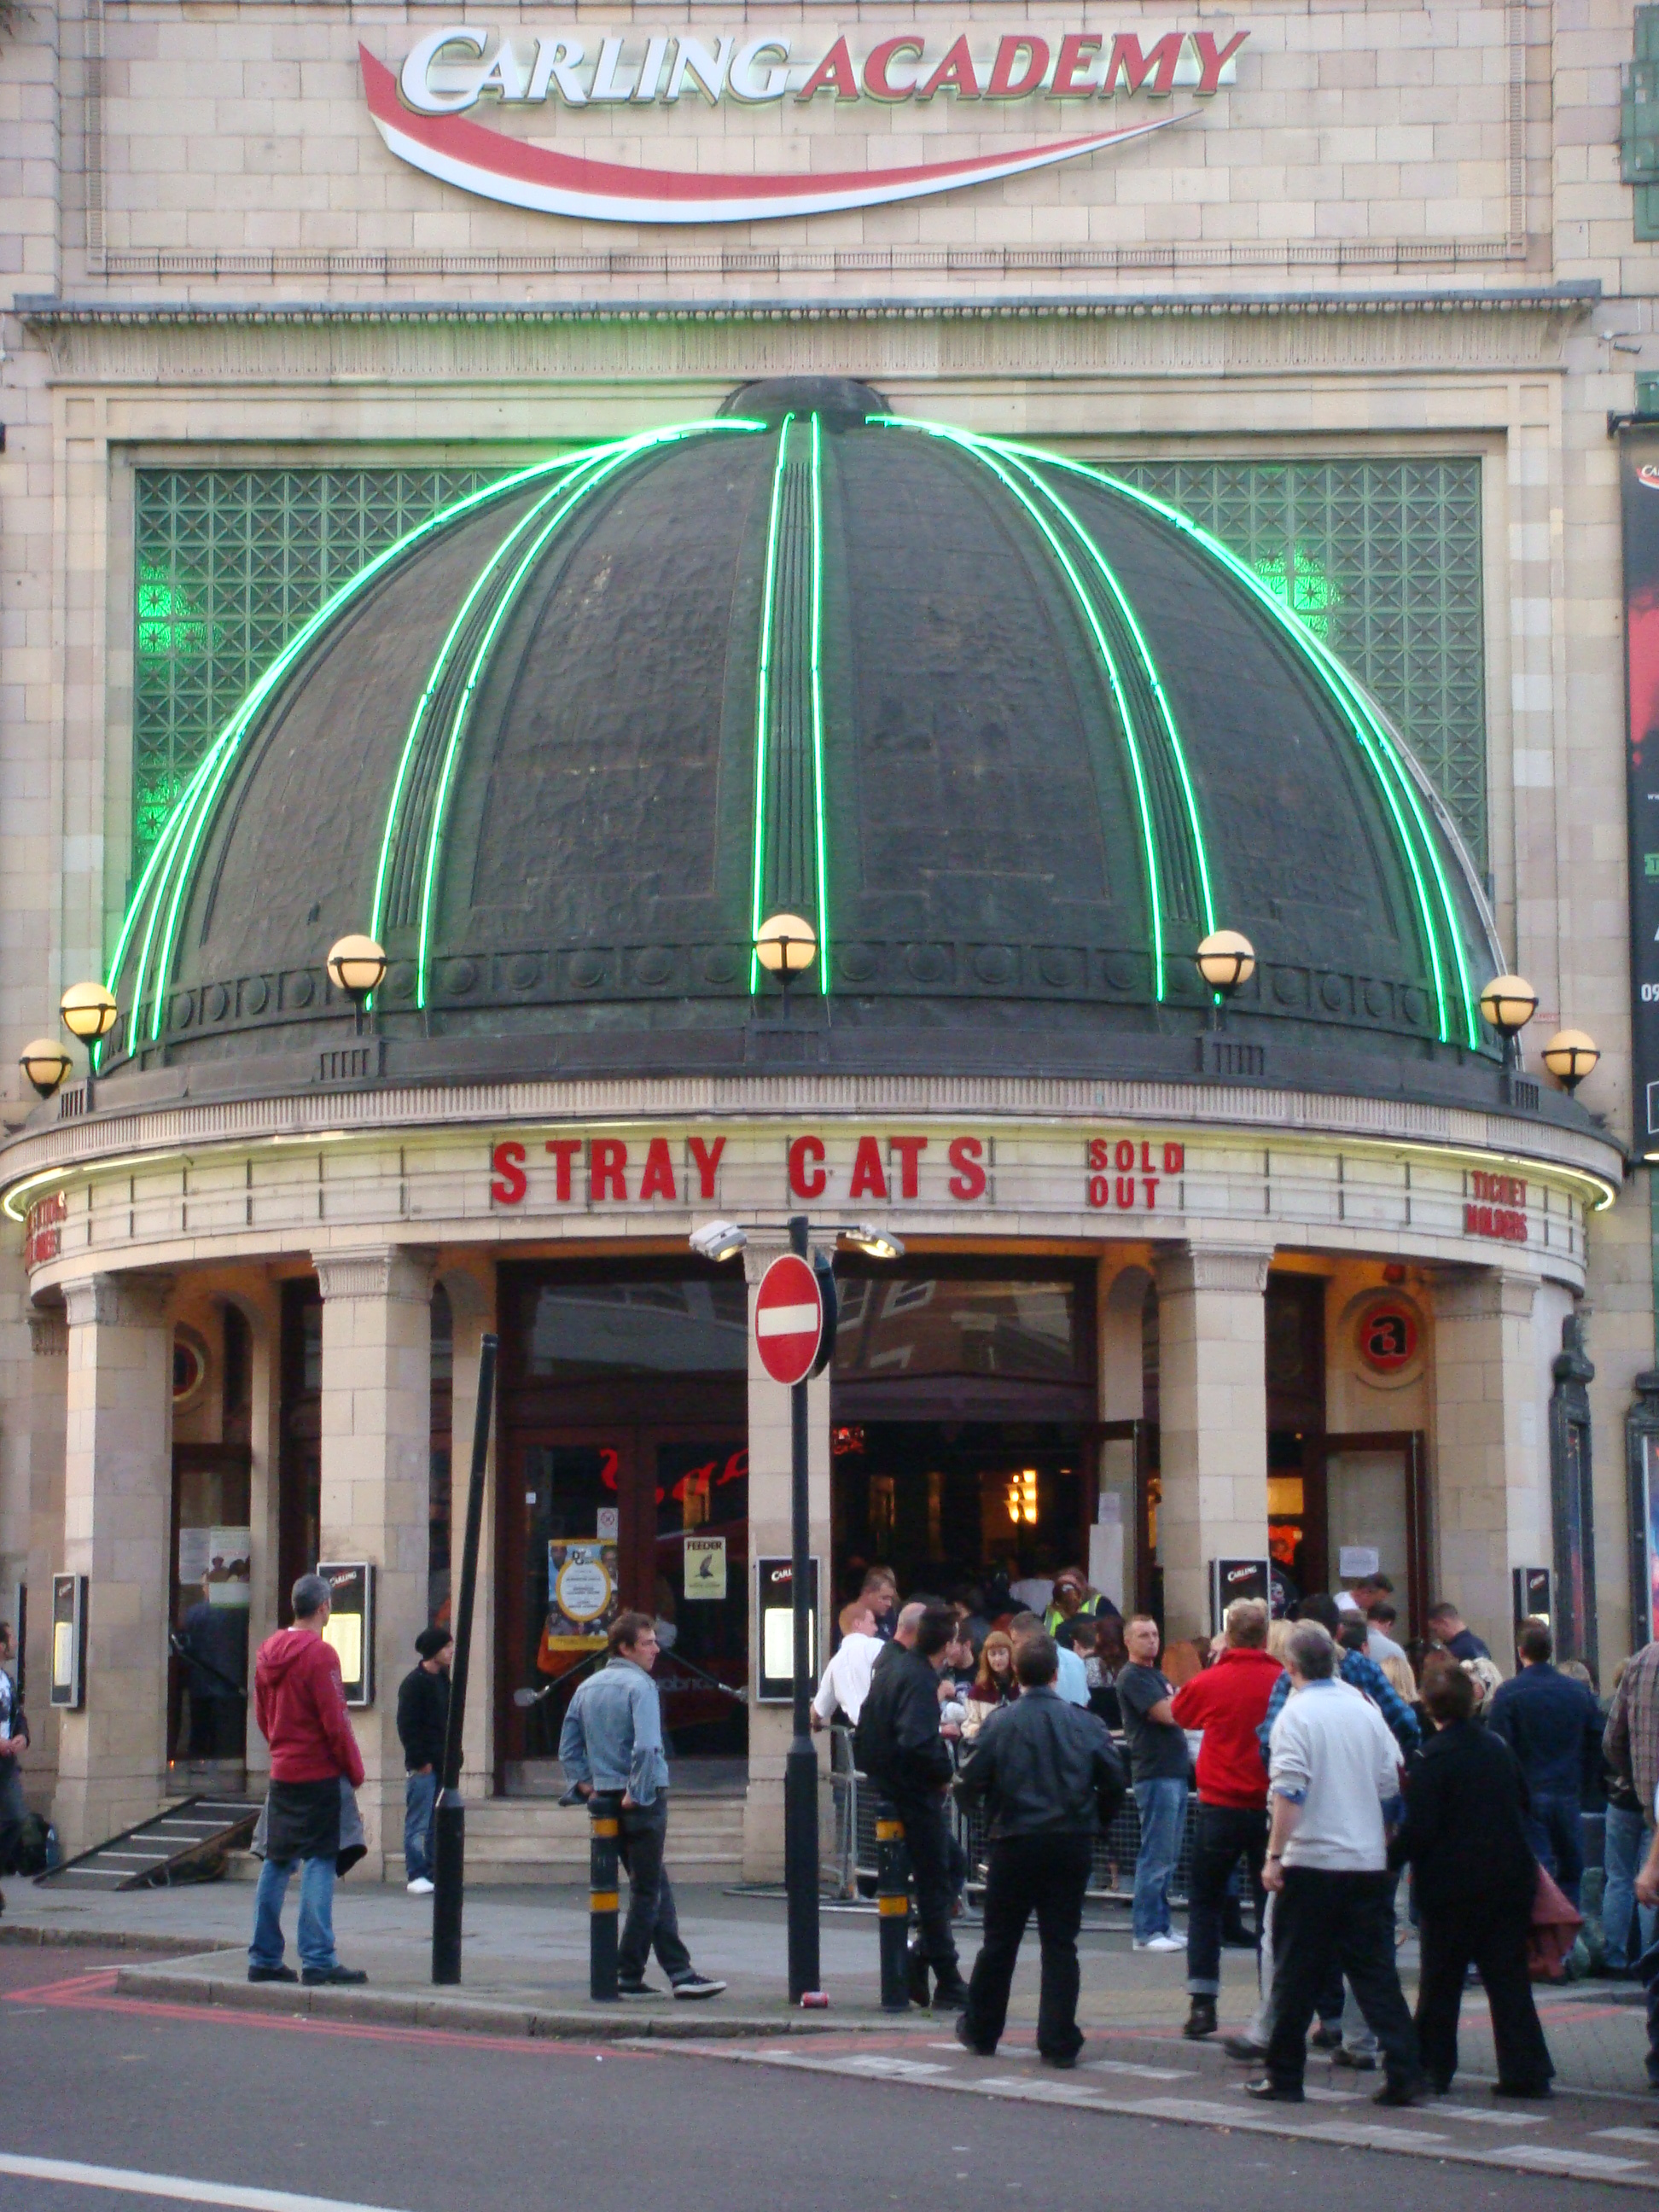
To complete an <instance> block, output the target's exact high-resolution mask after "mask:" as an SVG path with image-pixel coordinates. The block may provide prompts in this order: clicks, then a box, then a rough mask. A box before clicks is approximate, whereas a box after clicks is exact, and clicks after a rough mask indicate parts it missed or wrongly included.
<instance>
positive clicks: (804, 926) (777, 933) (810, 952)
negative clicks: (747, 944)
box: [755, 914, 818, 1021]
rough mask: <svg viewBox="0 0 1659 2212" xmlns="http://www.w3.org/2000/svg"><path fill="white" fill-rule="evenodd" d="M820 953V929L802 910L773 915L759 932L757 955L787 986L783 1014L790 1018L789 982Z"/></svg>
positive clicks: (770, 972) (786, 1018)
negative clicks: (804, 915)
mask: <svg viewBox="0 0 1659 2212" xmlns="http://www.w3.org/2000/svg"><path fill="white" fill-rule="evenodd" d="M817 955H818V939H817V931H816V930H815V929H814V928H813V927H812V925H811V922H810V921H803V919H802V918H801V916H800V915H798V914H774V915H768V917H767V919H766V920H765V921H763V922H762V924H761V926H760V927H759V928H758V929H757V931H756V932H755V957H756V959H757V960H758V961H759V963H760V964H761V966H762V967H763V968H764V969H765V970H766V972H767V974H768V975H775V976H776V978H777V980H778V981H779V983H780V984H781V987H782V989H783V1018H784V1019H785V1021H787V1020H788V1018H789V986H790V985H791V983H793V981H794V980H795V978H796V976H797V975H805V973H806V971H807V969H809V968H810V967H811V964H812V963H813V962H814V960H816V959H817Z"/></svg>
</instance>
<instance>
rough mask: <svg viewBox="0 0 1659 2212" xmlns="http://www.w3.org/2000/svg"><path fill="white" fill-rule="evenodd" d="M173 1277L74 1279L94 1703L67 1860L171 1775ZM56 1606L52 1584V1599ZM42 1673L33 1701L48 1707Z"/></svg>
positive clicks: (67, 1803)
mask: <svg viewBox="0 0 1659 2212" xmlns="http://www.w3.org/2000/svg"><path fill="white" fill-rule="evenodd" d="M169 1288H170V1285H169V1284H168V1283H167V1281H166V1279H158V1278H155V1277H140V1276H126V1277H123V1276H118V1275H89V1276H86V1277H84V1278H82V1279H80V1280H78V1281H76V1282H70V1283H65V1285H64V1304H65V1306H66V1308H67V1311H68V1318H69V1371H68V1382H67V1424H66V1430H65V1439H64V1548H63V1554H62V1559H61V1568H62V1571H64V1572H65V1573H70V1574H81V1575H85V1576H87V1577H88V1594H87V1665H86V1676H85V1685H86V1702H85V1704H84V1705H83V1706H82V1710H81V1711H79V1712H76V1713H64V1714H63V1715H62V1716H61V1718H60V1723H59V1728H58V1796H57V1800H56V1806H57V1811H56V1818H57V1821H58V1832H59V1834H60V1836H61V1837H62V1838H63V1844H64V1856H65V1857H70V1856H72V1855H73V1854H74V1853H75V1852H76V1851H81V1850H87V1849H88V1847H89V1846H90V1845H92V1844H97V1843H101V1842H102V1841H103V1839H104V1838H106V1836H110V1835H113V1834H114V1833H115V1832H117V1831H118V1829H121V1828H125V1827H130V1826H132V1824H133V1823H134V1822H135V1821H137V1820H148V1819H149V1816H150V1815H151V1814H153V1813H155V1811H156V1809H157V1808H158V1807H159V1806H160V1805H161V1802H162V1799H163V1796H164V1794H165V1787H166V1773H167V1601H168V1598H169V1595H171V1583H170V1579H169V1567H170V1562H169V1560H168V1558H167V1542H168V1535H169V1530H170V1528H171V1522H172V1511H173V1329H172V1325H171V1323H170V1322H169V1320H168V1318H167V1293H168V1291H169ZM40 1595H41V1603H42V1606H43V1607H46V1606H49V1604H50V1599H51V1585H50V1583H48V1584H47V1586H46V1589H44V1590H43V1591H42V1592H41V1594H40ZM46 1687H47V1685H46V1682H45V1681H43V1680H40V1678H39V1677H36V1679H35V1681H34V1682H33V1684H32V1685H31V1695H32V1697H33V1701H34V1703H35V1704H36V1705H44V1704H45V1703H46Z"/></svg>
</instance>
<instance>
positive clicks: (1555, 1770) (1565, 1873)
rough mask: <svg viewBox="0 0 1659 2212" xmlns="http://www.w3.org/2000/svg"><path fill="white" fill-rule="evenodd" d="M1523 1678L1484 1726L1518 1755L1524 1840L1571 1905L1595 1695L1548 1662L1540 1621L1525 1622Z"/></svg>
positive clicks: (1591, 1770) (1503, 1694)
mask: <svg viewBox="0 0 1659 2212" xmlns="http://www.w3.org/2000/svg"><path fill="white" fill-rule="evenodd" d="M1516 1654H1517V1656H1518V1657H1519V1659H1520V1662H1521V1668H1520V1672H1519V1673H1518V1674H1514V1675H1512V1676H1511V1677H1510V1680H1508V1681H1507V1682H1503V1683H1500V1684H1499V1685H1498V1689H1497V1691H1496V1692H1495V1693H1494V1694H1493V1697H1492V1706H1491V1710H1490V1712H1489V1715H1488V1717H1487V1726H1488V1727H1489V1728H1490V1729H1492V1734H1493V1735H1498V1736H1501V1737H1502V1738H1503V1740H1504V1742H1505V1743H1506V1744H1508V1746H1509V1747H1510V1750H1511V1751H1512V1752H1513V1753H1515V1756H1516V1760H1517V1761H1518V1763H1519V1765H1520V1768H1521V1771H1522V1774H1524V1775H1525V1777H1526V1778H1527V1789H1528V1793H1529V1794H1530V1796H1531V1798H1532V1811H1531V1813H1530V1814H1529V1815H1528V1824H1527V1827H1528V1842H1529V1843H1530V1844H1531V1845H1532V1847H1533V1850H1534V1852H1535V1853H1536V1854H1537V1856H1538V1857H1539V1859H1540V1860H1541V1863H1543V1864H1544V1865H1545V1866H1546V1867H1547V1868H1548V1869H1549V1871H1550V1872H1551V1874H1553V1875H1554V1877H1555V1879H1556V1881H1559V1883H1560V1885H1561V1888H1562V1891H1563V1893H1565V1896H1566V1898H1567V1899H1568V1901H1569V1902H1570V1903H1571V1904H1573V1905H1577V1902H1578V1887H1579V1883H1580V1881H1581V1880H1582V1879H1583V1872H1584V1844H1583V1809H1582V1808H1583V1794H1584V1790H1585V1788H1586V1786H1587V1785H1591V1784H1594V1783H1595V1781H1596V1780H1597V1779H1598V1778H1599V1777H1600V1774H1601V1707H1600V1706H1599V1705H1597V1704H1596V1702H1595V1697H1594V1695H1593V1694H1592V1692H1590V1691H1589V1690H1587V1689H1586V1688H1585V1686H1584V1685H1583V1683H1582V1682H1576V1681H1574V1680H1573V1679H1572V1677H1571V1675H1570V1674H1562V1673H1560V1672H1559V1669H1558V1668H1556V1667H1554V1666H1553V1664H1552V1663H1551V1662H1553V1659H1554V1657H1555V1638H1554V1637H1553V1634H1552V1633H1551V1631H1550V1626H1549V1623H1548V1622H1547V1621H1545V1620H1523V1621H1522V1624H1521V1628H1520V1633H1519V1634H1518V1636H1517V1637H1516Z"/></svg>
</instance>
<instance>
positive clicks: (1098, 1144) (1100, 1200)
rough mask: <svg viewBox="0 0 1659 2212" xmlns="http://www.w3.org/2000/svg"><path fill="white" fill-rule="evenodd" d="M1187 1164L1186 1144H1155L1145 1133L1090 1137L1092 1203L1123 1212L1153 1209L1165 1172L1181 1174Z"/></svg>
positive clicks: (1090, 1191) (1170, 1174)
mask: <svg viewBox="0 0 1659 2212" xmlns="http://www.w3.org/2000/svg"><path fill="white" fill-rule="evenodd" d="M1186 1164H1187V1147H1186V1146H1184V1145H1177V1144H1155V1143H1153V1142H1152V1139H1150V1138H1146V1137H1142V1138H1140V1139H1135V1138H1133V1137H1091V1139H1090V1140H1089V1203H1090V1205H1091V1206H1093V1207H1094V1208H1095V1209H1096V1210H1097V1211H1100V1210H1102V1209H1103V1208H1105V1207H1108V1206H1110V1207H1112V1208H1114V1209H1115V1210H1116V1211H1117V1212H1123V1213H1130V1212H1135V1211H1137V1210H1139V1211H1140V1212H1146V1213H1150V1212H1152V1210H1153V1209H1154V1208H1155V1207H1156V1206H1157V1204H1158V1184H1159V1183H1160V1182H1162V1181H1163V1180H1164V1177H1165V1176H1178V1175H1179V1174H1180V1173H1181V1171H1182V1169H1183V1168H1184V1167H1185V1166H1186Z"/></svg>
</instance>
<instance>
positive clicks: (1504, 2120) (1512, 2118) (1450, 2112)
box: [1434, 2105, 1549, 2128]
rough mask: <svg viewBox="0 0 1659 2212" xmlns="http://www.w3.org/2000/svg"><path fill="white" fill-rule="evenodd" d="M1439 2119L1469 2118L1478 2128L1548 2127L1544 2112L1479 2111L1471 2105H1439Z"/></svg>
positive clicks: (1547, 2119) (1435, 2111)
mask: <svg viewBox="0 0 1659 2212" xmlns="http://www.w3.org/2000/svg"><path fill="white" fill-rule="evenodd" d="M1434 2117H1435V2118H1436V2119H1437V2120H1468V2121H1470V2122H1472V2123H1473V2124H1474V2126H1476V2127H1478V2128H1546V2127H1547V2126H1548V2125H1549V2118H1548V2116H1547V2114H1546V2113H1544V2112H1476V2111H1475V2110H1474V2106H1471V2105H1437V2106H1435V2108H1434Z"/></svg>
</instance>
